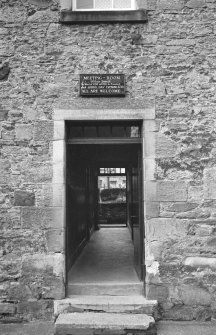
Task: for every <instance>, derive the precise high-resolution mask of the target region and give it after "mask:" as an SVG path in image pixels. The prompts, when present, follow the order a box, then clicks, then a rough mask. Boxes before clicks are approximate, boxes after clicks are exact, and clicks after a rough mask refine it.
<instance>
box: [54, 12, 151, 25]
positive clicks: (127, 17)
mask: <svg viewBox="0 0 216 335" xmlns="http://www.w3.org/2000/svg"><path fill="white" fill-rule="evenodd" d="M146 21H147V11H146V10H144V9H138V10H125V11H66V10H65V11H61V13H60V22H61V23H68V24H73V23H74V24H76V23H87V24H88V23H99V22H146Z"/></svg>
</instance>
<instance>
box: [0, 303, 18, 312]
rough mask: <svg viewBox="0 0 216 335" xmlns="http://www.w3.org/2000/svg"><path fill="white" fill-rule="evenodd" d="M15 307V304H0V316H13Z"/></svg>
mask: <svg viewBox="0 0 216 335" xmlns="http://www.w3.org/2000/svg"><path fill="white" fill-rule="evenodd" d="M15 313H16V306H15V304H9V303H6V302H0V314H12V315H13V314H15Z"/></svg>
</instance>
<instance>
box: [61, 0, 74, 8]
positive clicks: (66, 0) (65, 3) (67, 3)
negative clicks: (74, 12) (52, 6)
mask: <svg viewBox="0 0 216 335" xmlns="http://www.w3.org/2000/svg"><path fill="white" fill-rule="evenodd" d="M60 6H61V10H71V9H72V1H71V0H60Z"/></svg>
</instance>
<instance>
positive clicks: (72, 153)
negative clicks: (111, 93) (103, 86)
mask: <svg viewBox="0 0 216 335" xmlns="http://www.w3.org/2000/svg"><path fill="white" fill-rule="evenodd" d="M141 127H142V125H141V124H140V123H139V122H137V121H136V122H131V121H130V122H127V121H125V122H117V121H114V122H108V121H107V122H101V121H100V122H68V123H67V124H66V130H67V145H66V184H67V185H66V186H67V187H66V190H67V191H66V193H67V194H66V199H67V200H66V202H67V207H66V221H67V224H66V263H67V265H66V266H67V287H68V294H69V295H70V294H72V293H73V292H72V293H71V292H70V288H71V287H73V289H75V291H76V288H74V287H75V286H74V285H75V284H74V283H81V284H82V283H83V284H85V283H86V284H87V283H88V284H93V283H100V284H101V282H103V283H108V284H109V285H108V286H109V287H107V288H106V289H109V288H110V284H111V283H112V282H113V283H114V282H115V285H116V281H119V283H122V284H123V283H131V290H132V292H133V290H134V289H136V285H135V284H136V283H138V282H140V281H142V280H143V275H144V274H143V272H144V271H143V270H144V266H143V263H144V248H143V241H144V236H143V229H144V227H143V215H142V213H143V208H142V194H143V191H142V175H143V174H142V147H141ZM137 287H138V286H137ZM83 289H84V290H85V289H86V287H84V286H83ZM87 290H89V288H88V289H87Z"/></svg>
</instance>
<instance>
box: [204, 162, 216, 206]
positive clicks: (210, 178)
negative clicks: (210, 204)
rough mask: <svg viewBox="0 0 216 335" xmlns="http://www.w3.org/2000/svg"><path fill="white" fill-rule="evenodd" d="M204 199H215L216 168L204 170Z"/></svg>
mask: <svg viewBox="0 0 216 335" xmlns="http://www.w3.org/2000/svg"><path fill="white" fill-rule="evenodd" d="M203 181H204V198H205V199H209V200H210V199H216V168H215V167H213V168H206V169H205V170H204V175H203Z"/></svg>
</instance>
